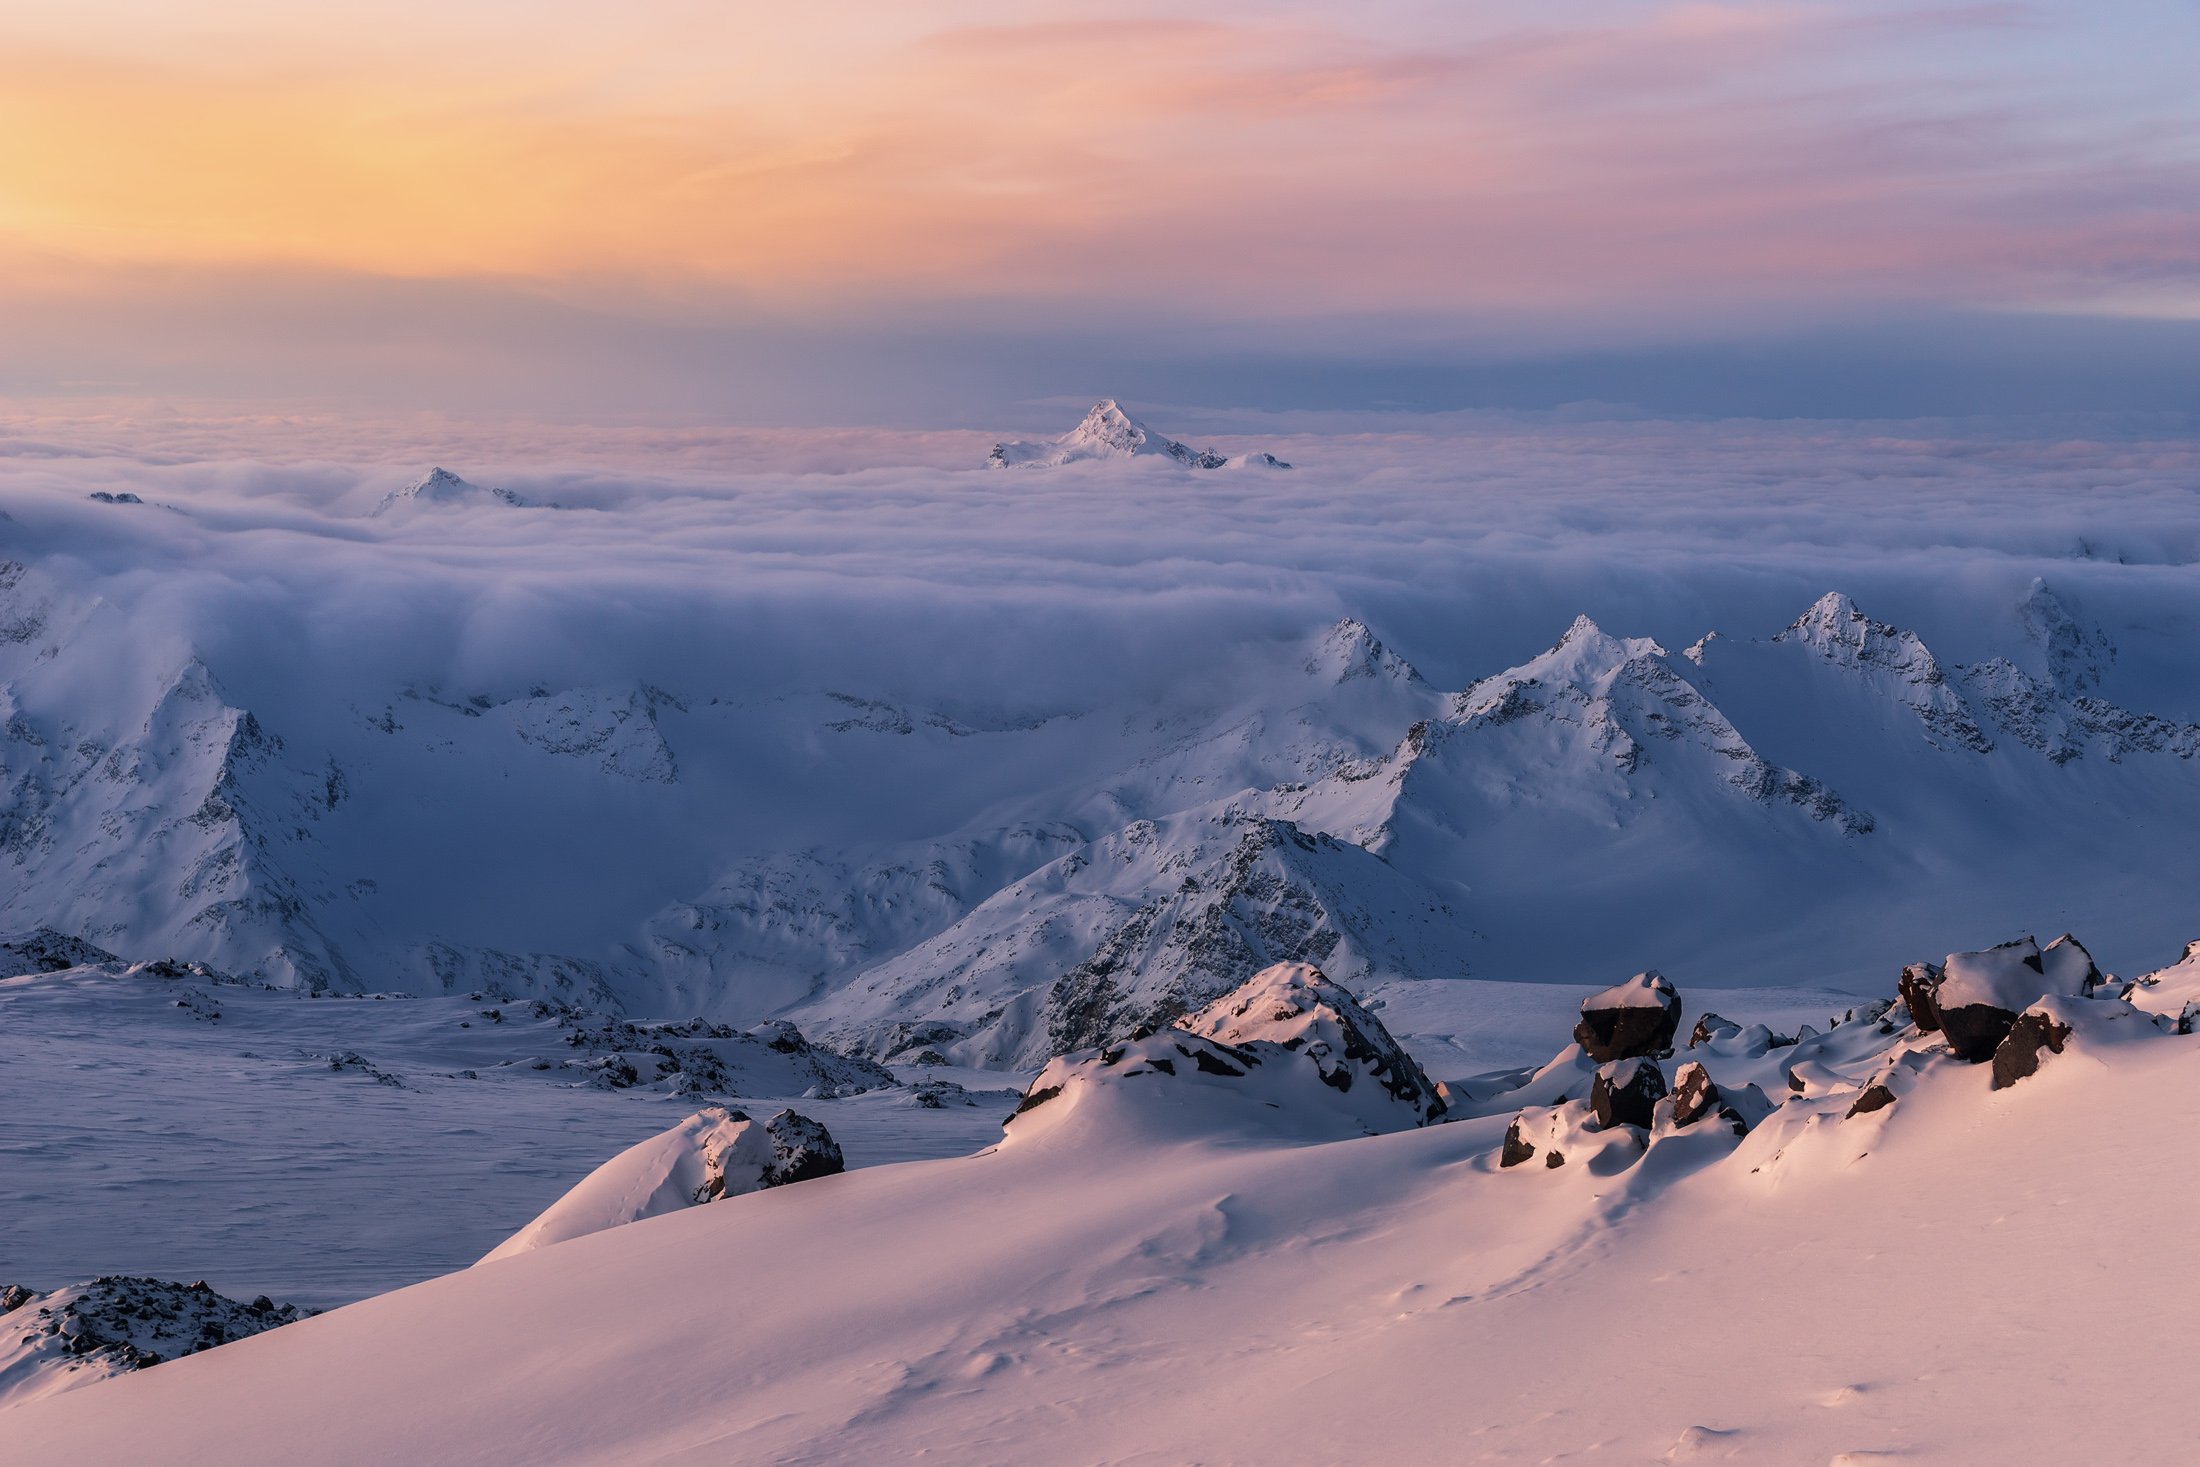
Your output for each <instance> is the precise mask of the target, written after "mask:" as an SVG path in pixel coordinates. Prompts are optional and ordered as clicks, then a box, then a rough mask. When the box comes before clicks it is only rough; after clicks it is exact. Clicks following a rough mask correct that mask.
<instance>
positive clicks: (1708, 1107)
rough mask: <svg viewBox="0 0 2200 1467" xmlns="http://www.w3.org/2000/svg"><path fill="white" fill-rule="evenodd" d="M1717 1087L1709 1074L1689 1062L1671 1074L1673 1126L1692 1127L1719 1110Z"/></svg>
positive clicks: (1692, 1062) (1699, 1066) (1697, 1065)
mask: <svg viewBox="0 0 2200 1467" xmlns="http://www.w3.org/2000/svg"><path fill="white" fill-rule="evenodd" d="M1719 1100H1720V1096H1719V1087H1718V1086H1717V1085H1716V1084H1714V1083H1712V1079H1711V1072H1710V1071H1709V1070H1706V1069H1705V1068H1704V1067H1703V1066H1702V1065H1699V1064H1697V1063H1695V1062H1694V1061H1693V1060H1691V1061H1690V1062H1689V1063H1687V1064H1685V1065H1682V1066H1681V1067H1680V1068H1679V1069H1678V1070H1676V1071H1675V1072H1674V1074H1673V1124H1674V1125H1675V1126H1692V1125H1694V1124H1695V1123H1696V1122H1698V1121H1700V1120H1702V1119H1703V1118H1704V1117H1705V1116H1707V1115H1710V1114H1711V1113H1712V1112H1713V1111H1714V1110H1716V1109H1718V1108H1719Z"/></svg>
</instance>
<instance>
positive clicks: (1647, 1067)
mask: <svg viewBox="0 0 2200 1467" xmlns="http://www.w3.org/2000/svg"><path fill="white" fill-rule="evenodd" d="M1699 1068H1701V1067H1700V1066H1699ZM1664 1098H1665V1072H1664V1071H1663V1070H1661V1069H1659V1068H1658V1065H1657V1062H1656V1061H1655V1060H1647V1059H1623V1060H1613V1061H1611V1062H1610V1063H1609V1064H1605V1065H1600V1066H1598V1067H1597V1073H1596V1078H1595V1079H1594V1080H1592V1081H1590V1082H1589V1109H1590V1111H1591V1112H1592V1113H1593V1114H1594V1115H1595V1116H1596V1118H1597V1124H1598V1125H1600V1126H1641V1127H1642V1128H1644V1129H1645V1130H1647V1129H1649V1126H1650V1122H1651V1118H1652V1116H1653V1114H1654V1113H1655V1111H1656V1109H1657V1104H1658V1102H1659V1101H1661V1100H1663V1099H1664Z"/></svg>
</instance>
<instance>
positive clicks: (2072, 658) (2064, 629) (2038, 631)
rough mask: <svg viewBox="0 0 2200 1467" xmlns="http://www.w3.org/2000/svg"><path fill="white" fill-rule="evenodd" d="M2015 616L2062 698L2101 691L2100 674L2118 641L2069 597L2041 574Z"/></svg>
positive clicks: (2111, 659)
mask: <svg viewBox="0 0 2200 1467" xmlns="http://www.w3.org/2000/svg"><path fill="white" fill-rule="evenodd" d="M2017 620H2018V622H2019V624H2020V625H2022V626H2023V628H2024V630H2025V632H2026V634H2027V635H2028V636H2029V637H2030V638H2031V640H2032V644H2033V648H2034V655H2035V658H2036V660H2037V662H2038V664H2039V666H2038V667H2037V668H2035V669H2033V670H2035V671H2037V672H2039V673H2040V674H2042V675H2043V676H2044V677H2045V679H2046V681H2047V683H2048V685H2049V686H2050V687H2052V688H2053V689H2054V690H2055V691H2056V692H2057V693H2058V694H2060V695H2061V696H2063V697H2065V698H2074V697H2078V696H2080V695H2082V694H2086V693H2096V692H2099V691H2100V687H2101V679H2102V677H2103V675H2104V674H2105V673H2106V672H2107V670H2108V668H2109V667H2110V665H2111V664H2113V663H2114V662H2115V661H2116V644H2115V643H2114V642H2111V641H2110V640H2109V639H2108V634H2107V633H2106V632H2104V631H2102V630H2101V629H2100V628H2099V627H2097V626H2094V625H2092V624H2091V623H2089V622H2087V621H2085V620H2084V619H2083V618H2082V617H2081V616H2080V615H2079V613H2078V610H2077V608H2076V607H2075V606H2073V605H2072V604H2071V603H2070V601H2069V600H2068V599H2067V598H2066V597H2065V596H2063V595H2062V593H2060V592H2058V591H2057V590H2056V589H2055V588H2054V587H2052V586H2050V585H2048V584H2047V582H2046V581H2044V580H2039V579H2034V581H2033V582H2032V588H2031V590H2030V591H2028V592H2027V593H2026V594H2025V597H2024V600H2023V601H2021V602H2019V603H2018V604H2017Z"/></svg>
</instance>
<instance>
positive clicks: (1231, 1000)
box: [1006, 963, 1447, 1144]
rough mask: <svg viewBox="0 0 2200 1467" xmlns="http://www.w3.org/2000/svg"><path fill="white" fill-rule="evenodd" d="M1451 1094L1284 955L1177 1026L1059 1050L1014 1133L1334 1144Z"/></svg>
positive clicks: (1432, 1113) (1402, 1122) (1433, 1115)
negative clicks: (1236, 1134)
mask: <svg viewBox="0 0 2200 1467" xmlns="http://www.w3.org/2000/svg"><path fill="white" fill-rule="evenodd" d="M1446 1105H1447V1102H1446V1100H1445V1098H1444V1096H1443V1093H1442V1091H1441V1090H1440V1089H1439V1088H1438V1087H1437V1086H1436V1085H1434V1084H1432V1083H1431V1082H1430V1081H1429V1078H1428V1076H1427V1075H1426V1074H1424V1073H1423V1072H1422V1070H1421V1067H1420V1066H1419V1065H1418V1064H1416V1063H1414V1061H1413V1059H1412V1057H1411V1056H1410V1055H1408V1054H1406V1053H1405V1051H1404V1050H1402V1049H1400V1048H1399V1047H1398V1043H1397V1041H1396V1040H1395V1039H1393V1038H1391V1036H1390V1034H1389V1031H1387V1030H1385V1029H1384V1028H1383V1026H1382V1023H1381V1021H1380V1020H1378V1019H1377V1018H1376V1017H1375V1016H1374V1015H1373V1014H1372V1013H1370V1012H1369V1011H1368V1010H1367V1009H1366V1008H1364V1007H1362V1006H1361V1004H1360V1003H1359V1002H1358V1000H1356V999H1354V998H1353V997H1352V996H1351V995H1350V994H1349V993H1346V992H1345V991H1344V990H1343V989H1341V988H1339V987H1338V986H1337V985H1336V984H1334V983H1331V982H1330V981H1329V980H1328V979H1327V978H1324V977H1323V976H1322V974H1321V972H1320V970H1319V969H1316V968H1313V967H1311V966H1309V965H1307V964H1304V963H1278V964H1275V965H1274V966H1272V967H1269V968H1267V969H1264V970H1263V971H1261V972H1259V973H1256V974H1255V975H1253V977H1252V978H1250V979H1248V980H1247V981H1246V982H1244V983H1243V984H1241V985H1239V986H1238V987H1237V988H1236V989H1234V990H1232V991H1231V992H1230V993H1228V994H1225V995H1224V996H1223V997H1222V998H1220V999H1217V1000H1216V1001H1215V1002H1213V1003H1212V1004H1209V1005H1208V1006H1207V1007H1206V1008H1204V1009H1202V1010H1201V1011H1200V1012H1198V1013H1196V1014H1194V1015H1192V1016H1191V1017H1190V1018H1188V1019H1186V1020H1185V1021H1184V1023H1183V1025H1182V1026H1181V1027H1171V1028H1165V1029H1160V1030H1156V1031H1152V1032H1149V1033H1145V1034H1141V1035H1138V1036H1136V1037H1134V1038H1131V1039H1129V1040H1126V1041H1124V1042H1122V1043H1120V1044H1110V1045H1106V1046H1103V1047H1101V1048H1099V1049H1088V1050H1081V1051H1079V1052H1077V1053H1074V1054H1066V1055H1062V1056H1059V1057H1057V1058H1056V1059H1054V1060H1052V1061H1051V1062H1049V1063H1048V1065H1047V1067H1046V1068H1045V1069H1044V1070H1042V1071H1041V1072H1040V1074H1039V1077H1038V1079H1036V1080H1034V1081H1033V1082H1032V1084H1031V1088H1030V1089H1029V1090H1028V1091H1027V1092H1026V1093H1025V1095H1024V1099H1023V1102H1022V1103H1021V1104H1020V1105H1018V1106H1017V1108H1016V1113H1015V1114H1014V1115H1013V1116H1011V1117H1010V1118H1009V1124H1008V1129H1007V1132H1006V1140H1007V1141H1008V1142H1010V1143H1015V1144H1023V1143H1025V1142H1027V1141H1029V1140H1030V1139H1031V1138H1034V1137H1036V1136H1039V1135H1043V1134H1048V1133H1053V1132H1059V1131H1061V1130H1062V1129H1063V1127H1064V1126H1065V1125H1066V1124H1067V1123H1068V1122H1070V1121H1071V1120H1072V1119H1073V1118H1078V1117H1082V1118H1083V1121H1084V1123H1085V1124H1086V1125H1087V1127H1088V1132H1087V1133H1089V1127H1091V1126H1099V1127H1104V1128H1107V1129H1109V1130H1110V1131H1112V1132H1113V1133H1114V1134H1115V1135H1117V1136H1118V1137H1120V1136H1122V1135H1124V1134H1141V1135H1145V1136H1148V1137H1154V1138H1168V1139H1175V1140H1190V1139H1196V1138H1199V1137H1203V1136H1212V1135H1220V1134H1225V1133H1229V1132H1233V1131H1244V1130H1247V1129H1252V1130H1257V1131H1261V1132H1264V1133H1269V1134H1274V1133H1279V1132H1280V1133H1282V1134H1283V1135H1285V1136H1289V1137H1293V1138H1298V1139H1306V1140H1324V1139H1333V1138H1337V1137H1343V1136H1362V1135H1379V1134H1381V1133H1383V1132H1387V1131H1403V1130H1411V1129H1413V1128H1414V1127H1417V1126H1425V1125H1427V1124H1429V1123H1430V1122H1431V1121H1434V1120H1436V1119H1438V1118H1440V1117H1441V1116H1442V1115H1443V1114H1444V1112H1445V1109H1446Z"/></svg>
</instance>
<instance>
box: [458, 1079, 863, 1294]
mask: <svg viewBox="0 0 2200 1467" xmlns="http://www.w3.org/2000/svg"><path fill="white" fill-rule="evenodd" d="M841 1167H842V1162H841V1155H840V1148H839V1147H838V1146H836V1145H835V1144H833V1138H832V1136H831V1135H830V1134H829V1133H827V1131H826V1130H825V1128H824V1127H823V1126H821V1125H819V1124H818V1123H817V1122H816V1121H813V1120H811V1119H809V1118H808V1117H806V1116H801V1115H797V1114H795V1113H794V1112H793V1111H791V1110H783V1111H781V1112H779V1113H778V1114H777V1115H774V1116H771V1117H768V1118H767V1119H765V1120H761V1121H759V1120H754V1119H751V1118H750V1117H749V1116H748V1115H747V1113H745V1112H743V1111H737V1110H726V1109H724V1108H722V1107H717V1106H713V1107H711V1108H709V1109H707V1110H700V1111H697V1112H696V1113H695V1114H694V1115H691V1116H689V1117H688V1118H687V1119H686V1120H684V1121H681V1122H680V1123H679V1124H677V1125H675V1126H672V1127H670V1128H669V1129H667V1130H666V1131H664V1132H663V1133H661V1134H659V1135H656V1136H652V1137H650V1138H649V1139H648V1140H646V1141H638V1142H636V1143H635V1144H634V1145H632V1146H630V1147H628V1148H627V1149H626V1150H624V1151H622V1152H620V1153H619V1154H618V1155H617V1156H614V1157H612V1158H611V1159H610V1160H609V1161H607V1162H605V1163H604V1164H603V1165H602V1166H600V1167H598V1168H596V1169H595V1170H594V1171H592V1172H590V1173H589V1174H588V1175H587V1176H586V1177H583V1178H582V1179H581V1180H580V1181H579V1182H577V1183H575V1184H574V1187H573V1190H572V1191H570V1192H568V1193H566V1194H565V1195H564V1196H563V1197H560V1198H559V1199H558V1200H557V1201H556V1202H553V1203H552V1204H550V1206H549V1207H548V1208H546V1209H545V1210H544V1211H543V1213H542V1215H541V1216H540V1217H537V1218H536V1219H535V1220H534V1221H533V1222H530V1223H529V1224H528V1225H527V1226H526V1227H524V1228H521V1229H520V1230H519V1231H518V1232H516V1233H514V1234H513V1235H512V1236H511V1237H509V1238H507V1239H505V1240H504V1241H503V1242H502V1243H499V1244H498V1245H497V1246H496V1247H495V1248H492V1249H491V1250H490V1251H489V1252H488V1253H487V1254H486V1255H485V1256H484V1257H483V1258H482V1260H481V1261H482V1262H483V1263H495V1262H496V1261H497V1260H498V1259H501V1258H516V1257H518V1256H519V1255H520V1254H522V1253H532V1252H533V1251H535V1250H536V1249H537V1248H547V1247H549V1246H550V1245H551V1244H553V1243H563V1242H565V1241H567V1240H568V1239H571V1238H580V1237H585V1236H587V1235H588V1234H590V1233H600V1232H602V1231H603V1230H604V1229H605V1228H615V1227H620V1226H622V1225H624V1224H626V1223H631V1222H639V1221H640V1220H641V1219H643V1218H645V1217H660V1216H662V1215H664V1214H665V1213H668V1212H676V1211H678V1210H679V1209H681V1208H683V1207H700V1206H702V1205H703V1204H705V1203H708V1202H718V1201H721V1200H723V1199H725V1198H728V1197H740V1196H744V1195H746V1194H748V1193H750V1192H760V1191H762V1190H763V1189H765V1188H766V1187H784V1186H788V1185H790V1184H792V1183H794V1182H802V1181H808V1180H809V1179H810V1178H812V1177H825V1176H832V1175H834V1174H836V1173H838V1172H839V1171H840V1170H841Z"/></svg>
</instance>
